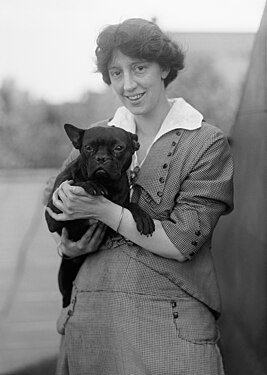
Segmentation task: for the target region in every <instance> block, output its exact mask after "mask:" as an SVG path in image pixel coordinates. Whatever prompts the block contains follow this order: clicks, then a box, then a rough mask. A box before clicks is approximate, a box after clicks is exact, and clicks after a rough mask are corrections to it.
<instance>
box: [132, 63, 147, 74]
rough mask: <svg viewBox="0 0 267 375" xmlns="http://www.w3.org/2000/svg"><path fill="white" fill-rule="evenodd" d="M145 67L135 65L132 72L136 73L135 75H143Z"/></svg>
mask: <svg viewBox="0 0 267 375" xmlns="http://www.w3.org/2000/svg"><path fill="white" fill-rule="evenodd" d="M145 68H146V67H145V65H137V66H136V67H135V68H134V70H135V71H136V72H137V73H143V72H144V71H145Z"/></svg>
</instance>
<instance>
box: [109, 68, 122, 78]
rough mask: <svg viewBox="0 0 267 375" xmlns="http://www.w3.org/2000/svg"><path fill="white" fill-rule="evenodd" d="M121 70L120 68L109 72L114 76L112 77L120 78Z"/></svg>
mask: <svg viewBox="0 0 267 375" xmlns="http://www.w3.org/2000/svg"><path fill="white" fill-rule="evenodd" d="M120 74H121V72H120V71H119V70H113V71H110V72H109V75H110V76H111V77H112V78H119V76H120Z"/></svg>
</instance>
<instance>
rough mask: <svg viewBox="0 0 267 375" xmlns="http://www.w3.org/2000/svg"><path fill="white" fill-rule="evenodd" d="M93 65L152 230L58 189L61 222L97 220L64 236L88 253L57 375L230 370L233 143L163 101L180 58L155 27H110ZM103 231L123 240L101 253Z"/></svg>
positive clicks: (73, 251) (132, 23) (67, 246)
mask: <svg viewBox="0 0 267 375" xmlns="http://www.w3.org/2000/svg"><path fill="white" fill-rule="evenodd" d="M96 57H97V67H98V70H99V71H100V72H101V73H102V76H103V80H104V82H106V83H107V84H108V85H111V86H112V88H113V90H114V91H115V93H116V94H117V96H118V97H119V99H120V100H121V102H122V104H123V106H122V107H120V108H119V109H118V110H117V112H116V113H115V115H114V117H113V119H112V120H110V121H109V124H110V125H116V126H118V127H121V128H124V129H126V130H128V131H131V132H133V133H136V134H137V135H138V138H139V142H140V145H141V146H140V149H139V150H138V151H137V152H136V155H135V157H134V159H133V162H132V166H131V170H132V171H134V172H133V173H132V175H134V184H133V192H132V200H133V201H135V202H138V204H139V205H140V206H141V207H142V208H143V209H145V210H146V211H147V212H148V213H149V214H150V215H151V216H152V218H153V219H154V223H155V228H156V229H155V232H154V233H153V235H152V236H151V237H146V236H143V235H140V233H139V232H138V231H137V229H136V224H135V222H134V220H133V217H132V215H131V213H130V211H128V210H127V209H122V207H120V206H118V205H116V204H114V203H112V202H110V201H108V200H107V199H106V198H105V197H103V196H100V197H92V196H89V195H88V194H87V193H86V192H85V191H84V190H83V189H82V188H80V187H74V186H72V185H71V182H65V183H63V184H62V185H61V186H60V187H59V188H58V189H57V190H56V192H55V193H54V196H53V201H54V205H55V206H57V207H58V208H59V209H60V210H61V211H62V213H60V214H54V213H52V212H51V211H49V212H50V214H51V215H52V216H53V217H54V218H55V219H57V220H63V221H64V220H69V219H78V218H88V219H90V220H95V224H94V225H92V226H91V228H90V229H89V230H88V232H87V233H86V234H85V235H84V237H83V238H82V239H81V240H80V241H78V242H77V243H73V242H71V241H69V240H68V237H67V233H66V231H64V232H63V234H62V237H61V239H60V242H59V249H60V251H61V252H62V253H63V254H64V255H65V256H72V257H73V256H74V257H75V256H77V255H80V254H84V253H88V257H87V258H86V261H85V262H84V264H83V265H82V268H81V269H80V271H79V273H78V276H77V278H76V280H75V282H74V287H73V293H72V302H71V305H70V306H69V308H68V312H67V313H66V316H65V318H64V321H63V322H62V321H61V324H62V327H63V326H64V336H63V341H62V347H61V351H60V357H59V361H58V369H57V374H58V375H59V374H73V375H82V374H83V375H85V374H86V375H87V374H90V375H99V374H101V375H126V374H131V375H138V374H140V375H141V374H142V375H148V374H151V375H156V374H159V375H164V374H166V375H171V374H176V375H181V374H188V375H194V374H195V375H216V374H220V375H221V374H224V370H223V365H222V360H221V355H220V352H219V350H218V347H217V341H218V337H219V333H218V328H217V325H216V319H217V318H218V316H219V315H220V299H219V292H218V287H217V280H216V276H215V271H214V265H213V261H212V255H211V239H212V233H213V230H214V228H215V226H216V224H217V222H218V219H219V217H220V216H221V215H222V214H226V213H228V212H230V211H231V210H232V207H233V205H232V173H233V165H232V159H231V156H230V151H229V146H228V143H227V141H226V138H225V136H224V135H223V133H222V132H221V131H220V130H219V129H217V128H215V127H213V126H211V125H209V124H207V123H206V122H205V121H204V120H203V116H202V115H201V114H200V113H199V112H198V111H197V110H196V109H194V108H193V107H192V106H191V105H189V104H188V103H187V102H186V101H185V100H183V99H182V98H177V99H172V100H170V99H168V98H167V96H166V91H165V89H166V87H167V86H168V84H169V83H170V82H171V81H173V80H174V79H175V78H176V76H177V74H178V71H179V70H181V69H182V68H183V62H184V55H183V53H182V51H181V50H180V48H179V47H178V45H177V44H176V43H175V42H173V41H171V40H170V39H169V38H168V37H167V36H166V35H165V34H164V33H163V32H162V31H161V30H160V29H159V27H158V26H157V25H155V24H154V23H152V22H149V21H146V20H142V19H129V20H126V21H124V22H122V23H121V24H118V25H111V26H108V27H107V28H105V29H104V30H103V31H102V32H101V33H100V35H99V37H98V39H97V48H96ZM73 157H75V152H74V154H72V155H71V156H70V158H69V159H68V161H67V162H69V161H70V160H71V159H72V158H73ZM99 223H101V224H99ZM105 226H109V227H111V228H112V229H114V230H115V231H117V232H118V233H119V234H120V235H121V236H120V238H119V239H118V240H116V241H113V242H108V243H106V244H103V245H101V247H99V244H100V243H101V241H102V238H103V234H104V232H105ZM62 327H61V328H62Z"/></svg>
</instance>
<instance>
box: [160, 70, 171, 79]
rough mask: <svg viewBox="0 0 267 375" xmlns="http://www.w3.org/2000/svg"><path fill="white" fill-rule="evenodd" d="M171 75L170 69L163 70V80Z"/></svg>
mask: <svg viewBox="0 0 267 375" xmlns="http://www.w3.org/2000/svg"><path fill="white" fill-rule="evenodd" d="M169 73H170V68H161V78H162V79H165V78H167V76H168V74H169Z"/></svg>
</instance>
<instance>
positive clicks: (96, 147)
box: [65, 124, 139, 181]
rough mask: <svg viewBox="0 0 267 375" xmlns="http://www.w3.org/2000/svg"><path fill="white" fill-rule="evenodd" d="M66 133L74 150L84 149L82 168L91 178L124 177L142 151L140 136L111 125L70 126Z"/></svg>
mask: <svg viewBox="0 0 267 375" xmlns="http://www.w3.org/2000/svg"><path fill="white" fill-rule="evenodd" d="M65 130H66V132H67V134H68V136H69V138H70V140H71V141H72V143H73V145H74V147H76V148H77V149H79V150H80V154H81V163H82V165H81V168H82V171H83V174H84V175H85V176H87V178H88V179H97V180H105V179H109V180H113V181H116V180H117V179H119V178H120V176H121V174H122V172H125V171H126V170H127V169H128V168H129V166H130V164H131V160H132V155H133V153H134V152H135V151H136V150H138V148H139V143H138V142H137V136H136V135H135V134H132V133H130V132H127V131H125V130H123V129H120V128H117V127H111V126H105V127H103V126H96V127H93V128H90V129H87V130H83V129H79V128H76V127H75V126H73V125H69V124H66V125H65Z"/></svg>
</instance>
